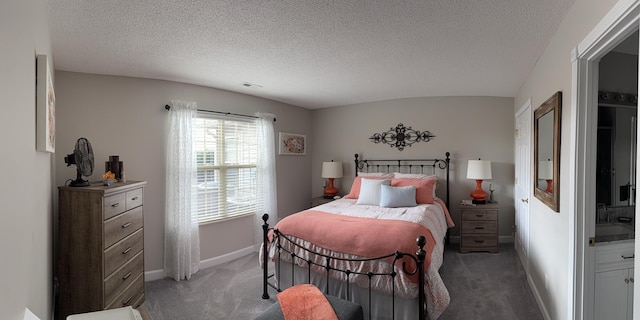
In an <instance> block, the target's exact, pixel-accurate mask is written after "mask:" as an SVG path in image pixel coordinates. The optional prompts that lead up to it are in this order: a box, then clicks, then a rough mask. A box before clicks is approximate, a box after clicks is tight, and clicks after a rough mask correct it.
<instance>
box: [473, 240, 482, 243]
mask: <svg viewBox="0 0 640 320" xmlns="http://www.w3.org/2000/svg"><path fill="white" fill-rule="evenodd" d="M474 242H475V243H484V240H474Z"/></svg>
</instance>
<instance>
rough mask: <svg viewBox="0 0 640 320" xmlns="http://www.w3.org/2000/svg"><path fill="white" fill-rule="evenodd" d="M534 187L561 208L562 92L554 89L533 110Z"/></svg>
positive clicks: (544, 199)
mask: <svg viewBox="0 0 640 320" xmlns="http://www.w3.org/2000/svg"><path fill="white" fill-rule="evenodd" d="M533 115H534V120H533V134H534V138H533V139H534V141H533V160H534V162H533V163H534V164H533V168H534V170H533V172H534V178H533V184H534V185H533V190H534V195H535V197H536V198H538V199H540V201H542V202H544V203H545V204H546V205H547V206H549V207H550V208H551V209H553V210H554V211H556V212H558V211H560V123H561V120H562V119H561V116H562V92H560V91H558V92H556V93H554V94H553V95H552V96H551V98H549V99H547V101H545V102H543V103H542V104H541V105H540V107H538V108H537V109H536V110H535V111H534V113H533Z"/></svg>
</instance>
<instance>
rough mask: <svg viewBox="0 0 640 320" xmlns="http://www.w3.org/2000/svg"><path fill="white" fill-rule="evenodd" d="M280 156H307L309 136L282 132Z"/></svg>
mask: <svg viewBox="0 0 640 320" xmlns="http://www.w3.org/2000/svg"><path fill="white" fill-rule="evenodd" d="M278 140H279V141H280V143H279V144H280V148H279V154H282V155H294V156H303V155H305V154H307V136H305V135H302V134H295V133H286V132H280V138H279V139H278Z"/></svg>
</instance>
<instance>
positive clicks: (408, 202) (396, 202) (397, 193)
mask: <svg viewBox="0 0 640 320" xmlns="http://www.w3.org/2000/svg"><path fill="white" fill-rule="evenodd" d="M417 205H418V204H417V203H416V187H415V186H406V187H392V186H386V185H381V186H380V206H381V207H383V208H398V207H415V206H417Z"/></svg>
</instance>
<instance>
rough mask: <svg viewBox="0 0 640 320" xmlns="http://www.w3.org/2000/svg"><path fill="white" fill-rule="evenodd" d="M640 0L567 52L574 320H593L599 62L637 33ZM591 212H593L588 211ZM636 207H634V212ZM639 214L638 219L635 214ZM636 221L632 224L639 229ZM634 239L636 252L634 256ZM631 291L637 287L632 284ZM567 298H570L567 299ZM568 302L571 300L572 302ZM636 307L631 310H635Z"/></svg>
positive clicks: (637, 300)
mask: <svg viewBox="0 0 640 320" xmlns="http://www.w3.org/2000/svg"><path fill="white" fill-rule="evenodd" d="M639 7H640V0H621V1H618V3H616V4H615V5H614V6H613V8H612V9H611V10H610V11H609V13H607V14H606V15H605V16H604V18H603V19H602V20H601V21H600V23H598V25H596V27H595V28H594V29H593V30H592V31H591V32H590V33H589V34H588V35H587V36H586V37H585V39H584V40H583V41H582V42H580V44H578V46H577V47H576V48H574V49H573V50H572V51H571V73H572V75H571V76H572V85H571V86H572V88H571V89H572V90H571V116H570V125H571V139H570V150H571V151H570V154H569V162H570V164H573V165H574V170H570V171H569V182H570V184H571V187H570V188H569V193H570V194H569V195H568V197H567V199H573V202H571V203H570V206H571V208H570V210H569V212H573V214H574V219H573V220H572V221H571V223H572V224H573V225H572V226H571V227H572V228H570V233H572V234H571V236H572V237H573V239H574V243H575V246H574V252H573V264H569V268H571V270H569V271H570V274H573V278H570V279H569V281H570V282H572V284H571V287H572V288H573V294H572V295H570V297H569V299H571V300H572V301H569V303H572V304H573V313H574V314H573V318H574V319H587V320H591V319H593V317H594V312H593V311H594V309H593V303H592V301H593V299H594V296H595V295H594V289H595V288H594V283H595V282H594V281H595V250H594V249H593V248H594V247H591V246H589V237H593V236H594V235H595V224H594V223H593V222H594V221H595V203H593V202H594V201H595V200H594V198H593V197H592V196H591V195H593V194H595V177H594V176H593V175H592V174H590V173H591V172H593V171H594V170H595V155H596V150H595V146H594V145H595V141H596V133H597V132H596V131H597V107H598V67H599V60H600V59H601V58H602V57H603V56H604V55H605V54H607V53H608V52H609V51H611V49H613V48H614V47H615V46H616V45H618V44H619V43H620V42H621V41H622V40H624V39H625V38H627V37H628V36H629V35H630V34H631V33H633V32H634V31H636V30H638V21H639V12H640V9H639ZM591 209H594V210H591ZM637 211H638V208H636V214H637ZM636 216H640V215H638V214H637V215H636ZM637 220H638V219H636V226H638V225H640V224H639V223H638V221H637ZM639 242H640V241H639V239H638V238H636V246H635V250H636V254H638V252H639V249H640V248H639V247H640V245H638V243H639ZM634 290H636V292H638V291H637V290H640V285H639V284H637V283H634ZM571 296H572V297H571ZM572 298H573V299H572ZM634 306H639V307H640V295H634ZM634 309H635V308H634Z"/></svg>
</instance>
